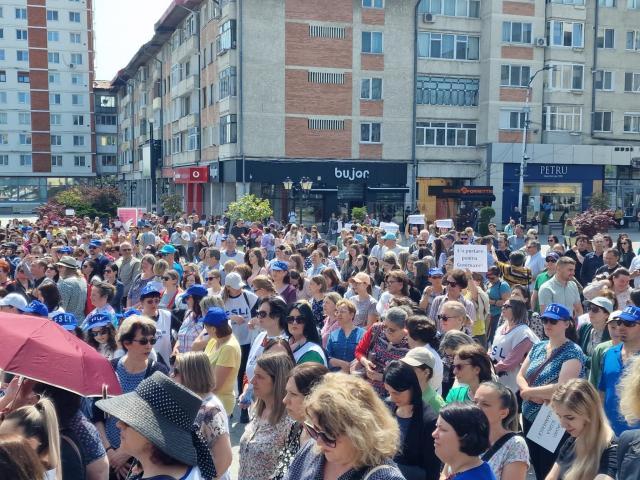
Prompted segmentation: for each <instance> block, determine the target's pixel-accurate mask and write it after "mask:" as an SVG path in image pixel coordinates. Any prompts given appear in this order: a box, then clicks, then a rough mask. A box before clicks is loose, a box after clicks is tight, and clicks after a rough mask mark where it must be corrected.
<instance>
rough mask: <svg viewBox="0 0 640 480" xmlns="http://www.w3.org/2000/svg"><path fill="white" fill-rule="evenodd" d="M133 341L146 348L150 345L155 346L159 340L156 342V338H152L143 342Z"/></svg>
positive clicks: (144, 339)
mask: <svg viewBox="0 0 640 480" xmlns="http://www.w3.org/2000/svg"><path fill="white" fill-rule="evenodd" d="M131 341H132V342H136V343H139V344H140V345H142V346H145V345H149V344H151V345H155V344H156V342H157V341H158V340H156V339H155V338H153V337H152V338H143V339H142V340H135V339H134V340H131Z"/></svg>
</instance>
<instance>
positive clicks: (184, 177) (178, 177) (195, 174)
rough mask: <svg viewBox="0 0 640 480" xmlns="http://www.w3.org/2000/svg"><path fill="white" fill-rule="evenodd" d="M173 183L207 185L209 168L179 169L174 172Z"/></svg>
mask: <svg viewBox="0 0 640 480" xmlns="http://www.w3.org/2000/svg"><path fill="white" fill-rule="evenodd" d="M173 181H174V182H175V183H208V182H209V167H180V168H176V169H175V170H174V176H173Z"/></svg>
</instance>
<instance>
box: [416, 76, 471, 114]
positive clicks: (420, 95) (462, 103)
mask: <svg viewBox="0 0 640 480" xmlns="http://www.w3.org/2000/svg"><path fill="white" fill-rule="evenodd" d="M417 87H418V91H417V92H416V101H417V103H418V104H422V105H452V106H459V107H472V106H477V105H478V90H479V89H480V80H479V79H478V78H468V77H439V76H422V75H421V76H419V77H418V81H417Z"/></svg>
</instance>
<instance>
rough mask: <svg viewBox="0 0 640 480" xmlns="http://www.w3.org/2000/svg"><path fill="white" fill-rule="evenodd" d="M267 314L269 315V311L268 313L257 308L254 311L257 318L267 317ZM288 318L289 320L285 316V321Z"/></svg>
mask: <svg viewBox="0 0 640 480" xmlns="http://www.w3.org/2000/svg"><path fill="white" fill-rule="evenodd" d="M269 315H270V313H269V312H264V311H262V310H258V311H257V312H256V316H257V317H258V318H267V317H268V316H269ZM291 318H293V317H291ZM288 320H289V317H287V321H288Z"/></svg>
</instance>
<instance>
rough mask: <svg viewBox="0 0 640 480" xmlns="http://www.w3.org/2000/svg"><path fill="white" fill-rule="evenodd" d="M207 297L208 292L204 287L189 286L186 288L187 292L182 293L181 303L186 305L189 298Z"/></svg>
mask: <svg viewBox="0 0 640 480" xmlns="http://www.w3.org/2000/svg"><path fill="white" fill-rule="evenodd" d="M207 295H209V291H208V290H207V287H205V286H204V285H198V284H196V285H191V286H190V287H189V288H187V291H186V292H184V295H183V296H182V303H187V298H189V297H206V296H207Z"/></svg>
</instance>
